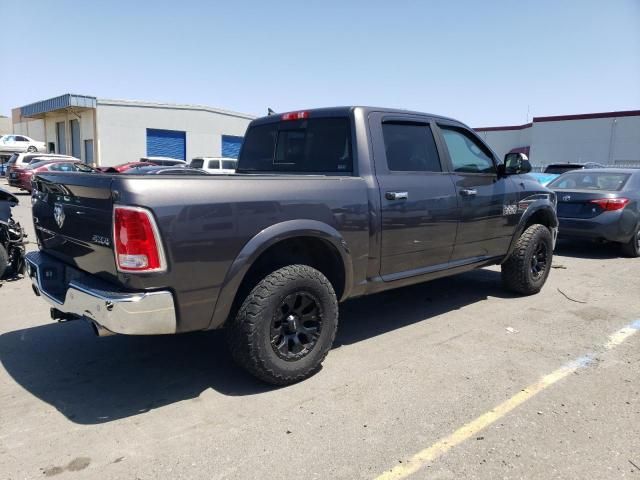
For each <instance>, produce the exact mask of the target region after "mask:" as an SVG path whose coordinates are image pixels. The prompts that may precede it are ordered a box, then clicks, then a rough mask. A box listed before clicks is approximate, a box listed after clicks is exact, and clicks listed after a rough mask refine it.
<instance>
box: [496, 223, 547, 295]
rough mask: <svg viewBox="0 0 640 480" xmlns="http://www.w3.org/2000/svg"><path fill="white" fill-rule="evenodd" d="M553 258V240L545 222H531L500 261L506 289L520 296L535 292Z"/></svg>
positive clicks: (542, 281)
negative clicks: (511, 250) (507, 254)
mask: <svg viewBox="0 0 640 480" xmlns="http://www.w3.org/2000/svg"><path fill="white" fill-rule="evenodd" d="M552 260H553V239H552V237H551V232H550V231H549V229H548V228H547V227H545V226H544V225H539V224H535V225H531V226H530V227H529V228H527V229H526V230H525V231H524V233H523V234H522V235H521V236H520V238H519V239H518V241H517V242H516V246H515V248H514V250H513V252H512V253H511V255H510V256H509V258H508V259H507V261H506V262H504V263H503V264H502V283H503V284H504V286H505V288H507V289H508V290H511V291H513V292H516V293H519V294H522V295H533V294H534V293H538V292H539V291H540V290H541V289H542V286H543V285H544V283H545V282H546V281H547V277H548V276H549V271H550V270H551V261H552Z"/></svg>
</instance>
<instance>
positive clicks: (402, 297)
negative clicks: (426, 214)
mask: <svg viewBox="0 0 640 480" xmlns="http://www.w3.org/2000/svg"><path fill="white" fill-rule="evenodd" d="M0 185H2V186H3V187H6V184H5V182H4V180H0ZM20 198H21V201H22V204H21V206H19V207H17V208H16V209H14V210H15V211H14V215H15V216H16V217H17V218H18V219H19V220H20V221H21V222H22V223H23V224H24V225H25V226H26V227H27V229H28V230H29V231H30V232H31V240H33V232H32V230H33V228H32V225H31V222H30V217H29V215H30V211H29V206H30V202H29V196H27V195H22V196H21V197H20ZM30 248H34V245H30ZM639 268H640V259H628V258H621V257H619V255H618V250H617V249H616V248H613V247H607V246H600V247H593V246H590V245H577V246H575V245H567V244H563V243H561V244H560V245H559V248H558V250H557V252H556V256H555V258H554V269H553V271H552V272H551V275H550V277H549V281H548V282H547V285H546V286H545V288H544V289H543V291H542V292H541V293H540V294H539V295H536V296H532V297H526V298H520V297H515V296H512V295H510V294H507V293H505V292H504V291H503V290H502V288H501V285H500V276H499V269H498V268H490V269H484V270H480V271H476V272H472V273H468V274H464V275H461V276H458V277H452V278H448V279H442V280H438V281H434V282H431V283H427V284H423V285H418V286H414V287H409V288H404V289H400V290H396V291H392V292H387V293H383V294H379V295H376V296H371V297H367V298H363V299H358V300H353V301H350V302H348V303H346V304H343V305H342V308H341V318H340V322H341V323H340V328H339V332H338V336H337V339H336V345H335V348H334V349H333V351H332V352H331V353H330V354H329V356H328V358H327V360H326V361H325V363H324V368H323V369H322V371H321V372H319V373H318V374H317V375H315V376H314V377H312V378H311V379H309V380H307V381H304V382H302V383H300V384H297V385H294V386H290V387H286V388H273V387H269V386H266V385H263V384H261V383H259V382H258V381H256V380H254V379H253V378H252V377H250V376H248V374H246V373H244V371H242V370H240V369H239V368H238V367H236V366H234V365H233V364H232V362H231V360H230V357H229V355H228V353H227V351H226V347H225V343H224V339H223V336H222V335H221V334H220V332H204V333H196V334H186V335H182V336H172V337H123V336H113V337H107V338H102V339H100V338H97V337H95V336H94V335H93V333H92V330H91V328H90V327H89V326H88V325H87V324H85V323H84V322H69V323H63V324H54V323H53V322H51V321H50V320H49V314H48V307H47V306H46V304H45V303H44V302H43V301H41V300H39V299H37V298H36V297H34V296H33V293H32V291H31V287H30V283H29V282H28V281H27V280H26V279H20V280H16V281H7V282H3V283H2V284H0V365H1V366H0V478H7V479H22V478H47V477H56V478H60V479H63V478H70V479H73V478H103V479H110V478H131V479H136V478H139V479H151V478H193V479H223V478H232V479H235V478H239V479H245V478H248V479H254V478H255V479H265V478H287V477H295V478H322V479H324V478H332V479H333V478H340V479H357V478H363V479H373V478H377V477H381V478H407V477H408V478H429V479H459V478H483V479H484V478H491V479H493V478H545V479H551V478H567V479H575V478H592V479H612V478H638V479H640V380H639V379H640V331H638V330H640V295H638V292H640V275H638V271H639ZM634 322H635V323H634ZM636 332H638V333H637V334H636Z"/></svg>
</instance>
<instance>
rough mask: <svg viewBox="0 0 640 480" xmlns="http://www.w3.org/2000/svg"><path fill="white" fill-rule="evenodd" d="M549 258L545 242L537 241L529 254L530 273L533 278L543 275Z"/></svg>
mask: <svg viewBox="0 0 640 480" xmlns="http://www.w3.org/2000/svg"><path fill="white" fill-rule="evenodd" d="M548 259H549V250H548V248H547V244H546V243H545V242H542V241H541V242H539V243H538V244H537V245H536V248H535V251H534V252H533V255H532V256H531V275H533V278H536V279H537V278H540V277H541V276H542V275H544V272H545V271H546V269H547V263H548Z"/></svg>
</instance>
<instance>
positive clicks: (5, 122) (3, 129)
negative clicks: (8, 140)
mask: <svg viewBox="0 0 640 480" xmlns="http://www.w3.org/2000/svg"><path fill="white" fill-rule="evenodd" d="M9 133H13V126H12V124H11V119H10V118H9V117H5V116H3V115H0V135H7V134H9Z"/></svg>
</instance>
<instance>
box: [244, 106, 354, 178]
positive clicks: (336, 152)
mask: <svg viewBox="0 0 640 480" xmlns="http://www.w3.org/2000/svg"><path fill="white" fill-rule="evenodd" d="M237 168H238V170H239V171H246V172H293V173H320V174H322V173H324V174H343V175H345V174H351V173H352V172H353V158H352V152H351V124H350V121H349V119H348V118H346V117H345V118H315V119H314V118H311V119H302V120H294V121H283V122H279V123H269V124H265V125H257V126H255V127H251V128H250V129H249V130H248V131H247V135H246V136H245V141H244V145H243V147H242V152H241V153H240V158H239V160H238V166H237Z"/></svg>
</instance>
